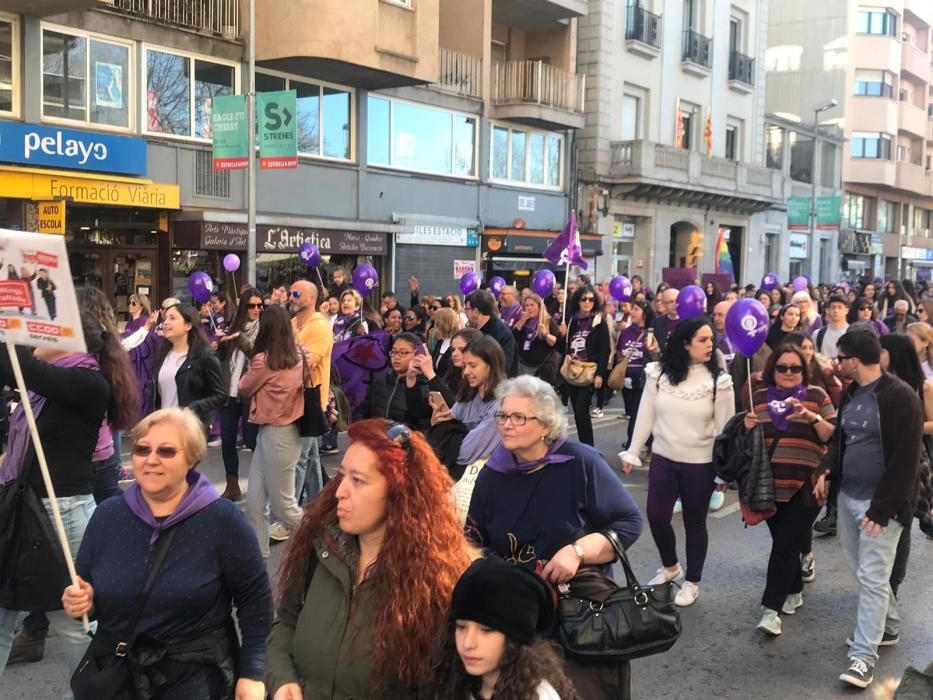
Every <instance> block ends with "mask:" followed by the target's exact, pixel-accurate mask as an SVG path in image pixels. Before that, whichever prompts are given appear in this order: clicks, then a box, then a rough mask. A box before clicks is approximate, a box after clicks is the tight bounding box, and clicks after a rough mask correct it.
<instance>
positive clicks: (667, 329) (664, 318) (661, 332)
mask: <svg viewBox="0 0 933 700" xmlns="http://www.w3.org/2000/svg"><path fill="white" fill-rule="evenodd" d="M678 294H679V292H678V291H677V290H676V289H674V288H673V287H670V288H668V289H665V290H664V291H663V292H661V293H660V294H659V295H658V298H657V301H656V305H657V307H658V317H657V318H656V319H654V321H653V322H652V323H651V328H652V329H653V330H654V338H655V340H657V341H658V348H660V349H661V350H664V346H665V345H667V337H668V336H669V335H670V334H671V333H673V332H674V329H675V328H677V324H678V323H680V317H678V315H677V295H678Z"/></svg>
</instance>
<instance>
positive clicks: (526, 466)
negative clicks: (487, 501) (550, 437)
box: [486, 438, 573, 474]
mask: <svg viewBox="0 0 933 700" xmlns="http://www.w3.org/2000/svg"><path fill="white" fill-rule="evenodd" d="M565 442H567V440H566V438H561V439H560V440H555V441H554V442H552V443H551V445H550V447H548V449H547V452H546V453H545V455H544V456H543V457H541V458H540V459H535V460H532V461H530V462H519V461H518V460H517V459H515V455H513V454H512V453H511V452H509V451H508V450H507V449H505V447H503V446H502V445H499V446H498V447H497V448H496V449H495V450H493V452H492V454H491V455H490V456H489V460H488V461H487V462H486V466H487V467H489V468H490V469H492V470H493V471H497V472H500V473H501V474H527V473H528V472H530V471H533V470H535V469H537V468H538V467H540V466H543V465H545V464H560V463H561V462H570V461H571V460H573V456H572V455H562V454H557V450H559V449H560V448H561V447H563V445H564V443H565Z"/></svg>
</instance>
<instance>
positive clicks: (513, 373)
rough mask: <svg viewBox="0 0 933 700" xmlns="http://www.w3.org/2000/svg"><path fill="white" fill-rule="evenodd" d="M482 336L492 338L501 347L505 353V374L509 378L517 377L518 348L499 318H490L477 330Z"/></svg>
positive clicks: (507, 328)
mask: <svg viewBox="0 0 933 700" xmlns="http://www.w3.org/2000/svg"><path fill="white" fill-rule="evenodd" d="M479 330H480V332H481V333H482V334H483V335H488V336H489V337H490V338H493V339H494V340H495V341H496V342H498V343H499V345H500V346H501V347H502V352H504V353H505V372H506V374H508V375H509V377H517V376H518V346H517V345H516V344H515V338H514V337H513V336H512V329H511V328H509V327H508V326H507V325H506V324H505V322H504V321H503V320H502V319H501V318H496V317H495V316H493V317H490V319H489V320H488V321H486V323H485V324H484V325H483V327H482V328H480V329H479Z"/></svg>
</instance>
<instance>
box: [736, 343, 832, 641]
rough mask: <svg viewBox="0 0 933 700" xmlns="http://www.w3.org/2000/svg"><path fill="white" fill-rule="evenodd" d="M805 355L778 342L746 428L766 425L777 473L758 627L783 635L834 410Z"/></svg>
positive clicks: (797, 601) (795, 600)
mask: <svg viewBox="0 0 933 700" xmlns="http://www.w3.org/2000/svg"><path fill="white" fill-rule="evenodd" d="M809 377H810V375H809V371H808V363H807V359H806V357H805V355H804V353H803V350H801V349H800V347H799V346H797V345H791V344H789V343H785V344H783V345H780V346H778V347H777V348H776V349H775V351H774V353H772V355H771V357H770V358H769V359H768V363H767V365H765V369H764V380H765V384H766V386H764V387H762V388H761V389H758V391H756V392H755V394H754V401H755V405H754V409H753V410H752V411H749V412H748V413H746V414H745V428H746V429H747V430H751V429H753V428H755V427H756V426H761V427H762V428H763V429H764V438H765V445H766V449H767V451H768V454H769V455H770V457H769V461H770V463H771V471H772V472H773V474H774V491H775V499H774V500H775V502H776V503H777V512H776V513H775V514H774V516H772V517H771V518H769V519H768V520H766V521H765V522H767V524H768V529H769V530H770V531H771V540H772V541H771V556H770V558H769V560H768V577H767V582H766V584H765V591H764V595H762V598H761V606H762V617H761V621H760V622H759V623H758V629H759V630H761V631H763V632H764V633H765V634H769V635H772V636H776V635H779V634H781V618H780V613H784V614H785V615H793V614H794V613H795V612H796V610H797V608H799V607H800V606H801V605H803V583H804V581H803V572H802V569H801V555H802V554H803V553H805V552H807V551H808V550H809V539H810V530H811V528H812V527H813V521H814V520H816V516H817V514H818V513H819V512H820V507H821V504H820V503H818V501H817V498H816V496H815V495H814V491H813V490H814V487H815V486H816V482H817V479H818V478H819V474H820V473H821V470H820V463H821V462H822V460H823V456H824V455H825V454H826V442H827V441H828V440H829V439H830V437H832V434H833V431H834V430H835V423H836V409H835V408H834V407H833V402H832V401H831V400H830V398H829V395H828V394H827V393H826V392H825V391H823V390H822V389H820V388H819V387H816V386H813V385H811V384H810V383H809Z"/></svg>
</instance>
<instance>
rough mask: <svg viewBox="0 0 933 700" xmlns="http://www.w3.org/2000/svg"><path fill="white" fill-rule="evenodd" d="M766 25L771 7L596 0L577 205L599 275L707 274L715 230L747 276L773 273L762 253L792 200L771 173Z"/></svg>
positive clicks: (588, 39)
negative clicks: (776, 212) (599, 242)
mask: <svg viewBox="0 0 933 700" xmlns="http://www.w3.org/2000/svg"><path fill="white" fill-rule="evenodd" d="M767 18H768V0H628V1H627V2H611V1H609V0H591V1H590V4H589V12H588V13H587V15H586V16H585V17H583V18H581V19H580V21H579V24H580V29H579V51H578V55H579V70H580V71H581V72H584V73H586V76H587V83H586V85H587V88H586V90H587V94H586V103H585V118H586V126H585V127H584V129H583V132H582V134H581V137H580V142H579V143H580V181H581V187H580V190H581V197H580V203H579V208H580V209H581V220H582V221H584V222H585V227H586V230H588V231H593V232H598V233H600V234H602V235H603V237H604V240H605V244H604V247H605V248H606V249H607V252H608V251H611V255H606V256H604V258H602V259H601V260H600V266H599V274H600V276H604V275H608V274H616V273H625V274H640V275H642V276H643V277H644V278H645V279H646V280H648V281H650V282H651V283H652V284H654V283H657V282H659V281H660V280H661V278H662V270H663V269H664V268H668V267H693V268H695V269H696V270H697V272H698V273H711V272H713V271H714V270H715V260H716V253H715V246H716V242H717V239H718V237H719V233H720V231H722V232H723V233H724V235H725V237H726V238H727V239H728V246H729V249H730V253H731V256H732V260H733V263H734V265H735V269H736V273H737V277H738V278H739V279H740V280H756V279H760V277H761V275H762V274H763V273H764V272H768V271H778V270H766V269H765V265H764V261H763V258H762V255H761V251H762V250H763V249H764V247H765V244H766V226H765V224H766V219H767V216H766V212H767V211H768V210H769V209H771V208H772V207H775V206H780V205H782V202H783V196H784V192H783V188H784V182H783V178H784V176H783V174H782V173H781V172H778V171H775V170H773V169H768V168H766V167H764V133H763V131H764V116H765V95H764V57H765V50H766V48H767ZM782 238H783V240H782V241H781V242H779V243H778V245H787V244H788V243H787V240H786V236H784V235H782ZM817 267H818V263H817Z"/></svg>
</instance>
